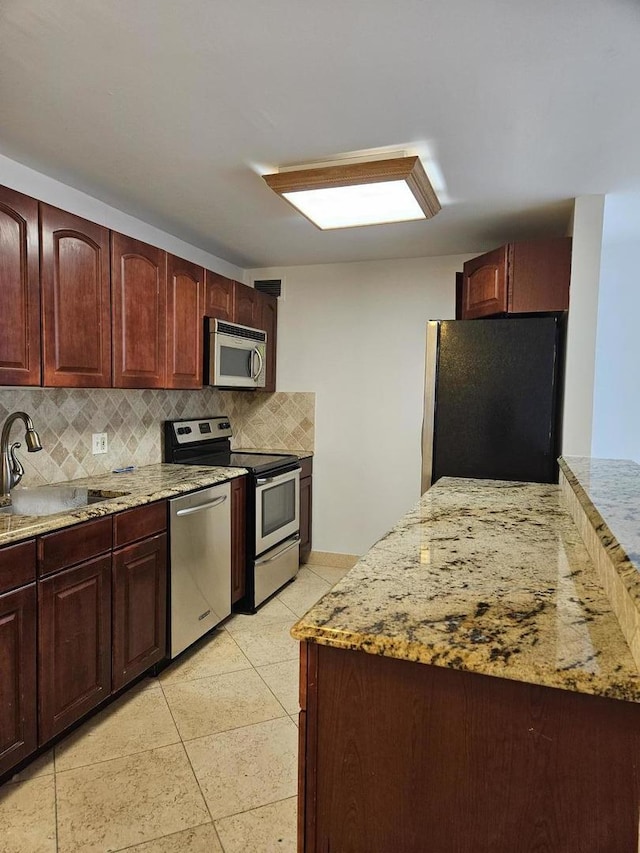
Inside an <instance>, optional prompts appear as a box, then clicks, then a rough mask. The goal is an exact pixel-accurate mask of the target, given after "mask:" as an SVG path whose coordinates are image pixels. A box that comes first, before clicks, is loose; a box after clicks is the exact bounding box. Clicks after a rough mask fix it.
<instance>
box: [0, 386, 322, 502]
mask: <svg viewBox="0 0 640 853" xmlns="http://www.w3.org/2000/svg"><path fill="white" fill-rule="evenodd" d="M14 411H25V412H28V413H29V414H30V415H31V416H32V418H33V421H34V424H35V427H36V429H37V430H38V432H39V434H40V438H41V439H42V447H43V449H42V451H41V452H40V453H38V454H36V455H35V458H34V457H33V455H32V454H30V453H25V452H23V451H24V448H23V450H21V451H19V456H20V459H21V461H22V463H23V465H24V468H25V477H24V480H23V485H25V486H38V485H42V484H44V483H59V482H63V481H66V480H73V479H76V478H78V477H89V476H92V475H96V474H104V473H106V472H108V471H112V470H113V469H114V468H119V467H124V466H126V465H136V466H137V467H140V466H141V465H151V464H153V463H156V462H161V461H162V421H164V420H172V419H176V418H183V417H185V418H199V417H203V416H204V415H228V416H229V417H230V418H231V423H232V424H233V428H234V436H235V438H234V442H235V446H236V447H247V448H250V447H257V448H259V447H274V448H277V447H282V448H287V449H289V450H291V451H293V452H295V451H296V450H299V451H313V448H314V436H315V394H314V393H312V392H291V393H289V392H285V391H278V392H276V393H274V394H266V393H262V392H256V393H253V394H246V393H243V392H241V391H218V390H217V389H215V388H203V389H202V390H201V391H165V390H161V389H157V390H151V389H147V390H144V391H143V390H134V389H117V388H0V425H2V423H4V420H5V418H6V417H7V415H8V414H9V413H10V412H14ZM254 419H255V422H254ZM94 432H106V433H107V434H108V445H109V448H108V452H107V453H105V454H100V455H98V456H94V455H93V454H92V452H91V434H92V433H94ZM15 435H16V438H17V439H18V440H19V430H18V427H15Z"/></svg>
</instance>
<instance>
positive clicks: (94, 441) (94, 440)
mask: <svg viewBox="0 0 640 853" xmlns="http://www.w3.org/2000/svg"><path fill="white" fill-rule="evenodd" d="M107 450H108V444H107V433H106V432H94V433H93V434H92V436H91V452H92V453H93V455H94V456H97V455H98V454H99V453H106V452H107Z"/></svg>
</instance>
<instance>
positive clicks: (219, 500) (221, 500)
mask: <svg viewBox="0 0 640 853" xmlns="http://www.w3.org/2000/svg"><path fill="white" fill-rule="evenodd" d="M226 499H227V496H226V495H222V497H221V498H216V499H215V500H214V501H209V502H208V503H206V504H198V505H197V506H190V507H187V508H186V509H179V510H178V511H177V512H176V515H177V516H178V518H182V517H183V516H185V515H193V513H194V512H202V511H203V510H205V509H211V508H212V507H214V506H220V504H223V503H224V502H225V501H226Z"/></svg>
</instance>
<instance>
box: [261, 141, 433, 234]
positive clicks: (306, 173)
mask: <svg viewBox="0 0 640 853" xmlns="http://www.w3.org/2000/svg"><path fill="white" fill-rule="evenodd" d="M262 177H263V179H264V181H265V182H266V184H267V186H269V187H270V188H271V189H272V190H273V191H274V192H275V193H277V194H278V195H279V196H281V197H282V198H283V199H284V201H286V202H287V204H289V205H290V206H291V207H293V209H294V210H295V211H296V212H297V213H299V214H300V215H301V216H304V218H305V219H307V220H308V221H309V222H311V223H312V224H313V225H314V226H315V227H316V228H318V230H320V231H326V230H336V229H326V228H321V227H320V225H318V224H317V223H316V222H314V221H313V219H311V218H310V217H309V216H307V215H306V213H304V212H303V211H302V210H300V208H299V207H296V205H295V204H293V202H292V201H290V200H289V199H288V198H285V197H284V195H283V193H290V192H300V191H302V190H320V189H328V188H334V187H352V186H358V185H365V184H376V183H383V182H386V181H402V180H404V181H406V183H407V186H408V187H409V189H410V190H411V192H412V194H413V196H414V197H415V199H416V201H417V203H418V205H419V207H420V209H421V210H422V212H423V213H424V216H425V219H431V218H432V217H434V216H435V215H436V213H438V211H439V210H441V205H440V202H439V201H438V197H437V195H436V193H435V190H434V189H433V187H432V186H431V182H430V181H429V178H428V177H427V173H426V172H425V170H424V167H423V165H422V163H421V162H420V158H419V157H417V156H414V157H392V158H389V159H382V160H368V161H364V162H361V163H353V162H351V163H340V164H335V163H334V164H330V165H327V166H314V167H313V168H307V169H305V168H301V169H291V170H289V169H287V170H286V171H283V172H275V173H274V174H271V175H263V176H262ZM396 221H397V220H394V222H396ZM401 221H411V220H401ZM413 221H416V220H413ZM368 224H369V223H364V224H362V225H347V226H342V227H343V228H362V227H367V225H368ZM375 224H380V225H384V224H388V223H382V222H381V223H375Z"/></svg>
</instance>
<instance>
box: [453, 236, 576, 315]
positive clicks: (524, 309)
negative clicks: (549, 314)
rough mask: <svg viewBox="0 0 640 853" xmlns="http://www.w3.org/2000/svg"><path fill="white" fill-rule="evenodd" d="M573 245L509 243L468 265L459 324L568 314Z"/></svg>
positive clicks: (566, 241)
mask: <svg viewBox="0 0 640 853" xmlns="http://www.w3.org/2000/svg"><path fill="white" fill-rule="evenodd" d="M570 274H571V239H570V238H569V237H560V238H556V239H552V240H534V241H530V242H523V243H509V244H507V245H506V246H501V247H500V248H499V249H494V250H493V251H492V252H487V253H486V254H484V255H480V256H479V257H477V258H473V259H472V260H470V261H467V262H466V263H465V264H464V273H463V282H462V308H461V319H463V320H473V319H476V318H477V317H491V316H495V315H498V314H524V313H528V312H540V311H566V310H567V309H568V307H569V279H570Z"/></svg>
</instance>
